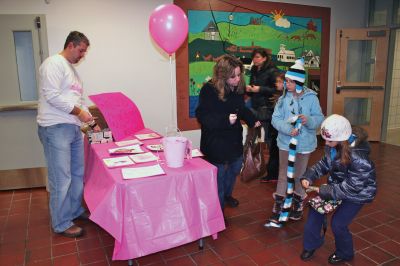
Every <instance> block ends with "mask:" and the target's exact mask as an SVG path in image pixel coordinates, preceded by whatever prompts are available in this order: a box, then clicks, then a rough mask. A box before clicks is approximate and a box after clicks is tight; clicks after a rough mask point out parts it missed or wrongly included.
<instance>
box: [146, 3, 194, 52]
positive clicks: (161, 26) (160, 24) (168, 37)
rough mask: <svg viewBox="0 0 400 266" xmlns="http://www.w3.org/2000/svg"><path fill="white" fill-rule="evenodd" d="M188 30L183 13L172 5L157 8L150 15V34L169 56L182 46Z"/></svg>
mask: <svg viewBox="0 0 400 266" xmlns="http://www.w3.org/2000/svg"><path fill="white" fill-rule="evenodd" d="M188 28H189V23H188V20H187V16H186V14H185V12H184V11H183V10H182V9H181V8H180V7H178V6H176V5H174V4H165V5H161V6H158V7H157V8H156V9H154V11H153V12H152V13H151V15H150V19H149V30H150V34H151V36H152V37H153V39H154V41H155V42H156V43H157V44H158V45H159V46H160V47H161V48H162V49H163V50H164V51H165V52H167V53H168V54H169V55H172V54H173V53H174V52H175V51H176V50H177V49H178V48H179V47H180V46H181V45H182V43H183V41H184V40H185V39H186V36H187V34H188Z"/></svg>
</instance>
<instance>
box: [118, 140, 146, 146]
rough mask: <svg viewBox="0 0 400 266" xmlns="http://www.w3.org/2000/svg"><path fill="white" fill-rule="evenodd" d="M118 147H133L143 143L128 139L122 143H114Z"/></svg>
mask: <svg viewBox="0 0 400 266" xmlns="http://www.w3.org/2000/svg"><path fill="white" fill-rule="evenodd" d="M114 143H115V144H116V145H117V146H118V147H121V146H126V145H133V144H138V145H142V144H143V142H141V141H140V140H138V139H130V140H123V141H116V142H114Z"/></svg>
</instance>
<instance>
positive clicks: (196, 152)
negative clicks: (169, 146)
mask: <svg viewBox="0 0 400 266" xmlns="http://www.w3.org/2000/svg"><path fill="white" fill-rule="evenodd" d="M201 156H204V154H203V153H202V152H201V151H200V150H199V149H193V150H192V158H194V157H201Z"/></svg>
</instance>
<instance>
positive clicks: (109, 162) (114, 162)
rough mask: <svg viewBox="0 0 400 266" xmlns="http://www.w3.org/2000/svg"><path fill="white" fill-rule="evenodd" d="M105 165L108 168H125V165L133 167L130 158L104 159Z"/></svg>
mask: <svg viewBox="0 0 400 266" xmlns="http://www.w3.org/2000/svg"><path fill="white" fill-rule="evenodd" d="M103 161H104V163H105V164H106V166H107V167H118V166H125V165H132V164H134V162H132V160H131V159H129V157H128V156H121V157H113V158H104V159H103Z"/></svg>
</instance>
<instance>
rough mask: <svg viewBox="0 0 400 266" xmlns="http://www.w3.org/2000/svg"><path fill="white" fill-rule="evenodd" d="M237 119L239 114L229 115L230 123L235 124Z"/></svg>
mask: <svg viewBox="0 0 400 266" xmlns="http://www.w3.org/2000/svg"><path fill="white" fill-rule="evenodd" d="M236 120H237V114H230V115H229V123H230V124H231V125H233V124H235V123H236Z"/></svg>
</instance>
